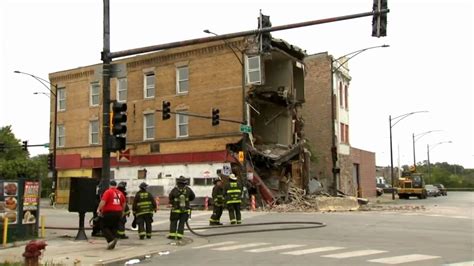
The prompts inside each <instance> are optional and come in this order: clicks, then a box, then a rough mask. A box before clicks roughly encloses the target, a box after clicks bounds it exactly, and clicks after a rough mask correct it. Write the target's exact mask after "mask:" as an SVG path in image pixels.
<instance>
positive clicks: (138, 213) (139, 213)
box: [135, 211, 153, 216]
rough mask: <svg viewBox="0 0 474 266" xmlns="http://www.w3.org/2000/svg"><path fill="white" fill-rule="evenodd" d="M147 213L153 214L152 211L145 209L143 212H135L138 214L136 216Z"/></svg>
mask: <svg viewBox="0 0 474 266" xmlns="http://www.w3.org/2000/svg"><path fill="white" fill-rule="evenodd" d="M147 213H149V214H153V212H152V211H143V212H137V213H135V215H136V216H140V215H143V214H147Z"/></svg>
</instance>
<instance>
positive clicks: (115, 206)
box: [102, 187, 125, 213]
mask: <svg viewBox="0 0 474 266" xmlns="http://www.w3.org/2000/svg"><path fill="white" fill-rule="evenodd" d="M102 200H103V201H105V205H104V207H103V208H102V212H104V213H105V212H117V211H122V205H123V203H124V202H125V196H124V195H123V193H122V191H120V190H118V189H117V188H115V187H111V188H109V189H107V190H106V191H105V192H104V194H103V195H102Z"/></svg>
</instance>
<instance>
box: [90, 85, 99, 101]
mask: <svg viewBox="0 0 474 266" xmlns="http://www.w3.org/2000/svg"><path fill="white" fill-rule="evenodd" d="M89 87H90V90H89V92H90V93H89V94H90V99H89V105H90V106H99V103H100V84H99V82H98V81H94V82H91V84H90V86H89ZM94 89H97V91H96V92H95V91H94ZM95 99H96V100H97V102H94V100H95Z"/></svg>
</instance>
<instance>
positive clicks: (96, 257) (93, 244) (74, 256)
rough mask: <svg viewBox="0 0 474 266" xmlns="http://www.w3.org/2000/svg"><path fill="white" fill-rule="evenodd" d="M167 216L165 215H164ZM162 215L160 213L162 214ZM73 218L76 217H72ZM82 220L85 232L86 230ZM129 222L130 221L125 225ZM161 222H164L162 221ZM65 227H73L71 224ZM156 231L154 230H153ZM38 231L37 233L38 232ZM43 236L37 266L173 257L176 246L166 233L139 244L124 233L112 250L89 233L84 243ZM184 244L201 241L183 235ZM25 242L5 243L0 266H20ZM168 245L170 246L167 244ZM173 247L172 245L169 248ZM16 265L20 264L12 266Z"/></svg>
mask: <svg viewBox="0 0 474 266" xmlns="http://www.w3.org/2000/svg"><path fill="white" fill-rule="evenodd" d="M41 205H42V206H41V211H42V213H43V215H47V216H48V215H49V216H51V217H54V216H55V215H56V216H69V217H70V216H74V215H77V214H74V213H72V214H71V213H69V212H68V211H67V208H66V207H64V206H58V207H57V208H56V209H53V208H51V207H50V206H48V205H46V206H44V204H43V202H42V204H41ZM166 213H167V212H166ZM163 215H164V213H163ZM74 217H76V216H74ZM87 221H88V219H87V218H86V226H85V227H86V228H89V225H88V224H87ZM129 222H130V221H129ZM162 222H165V221H162ZM57 225H58V221H55V220H53V219H50V220H49V221H48V219H46V227H48V226H57ZM67 226H71V227H75V226H77V223H76V221H74V224H68V225H67ZM153 229H154V230H155V229H157V227H156V226H154V228H153ZM40 230H41V229H40ZM45 231H46V235H45V237H44V238H43V239H41V238H38V240H44V241H45V242H46V244H47V246H46V249H45V250H44V251H43V256H42V257H40V263H41V264H44V265H106V264H113V263H114V262H115V263H118V262H122V263H121V264H122V265H123V261H127V260H130V259H133V258H143V257H145V256H149V255H154V254H158V253H160V252H163V253H165V254H166V253H173V252H174V251H176V250H177V249H179V246H177V245H175V244H176V243H175V242H174V241H171V240H168V239H166V236H167V233H164V232H160V233H153V236H152V238H151V239H145V240H140V239H139V237H138V234H137V232H136V231H127V235H128V236H129V237H130V238H129V239H124V240H119V241H118V243H117V246H116V247H115V249H113V250H107V249H106V246H107V244H106V241H105V239H104V238H102V237H90V232H91V231H90V230H86V235H87V237H88V240H77V241H76V240H74V239H75V237H76V235H77V232H78V230H77V229H71V230H54V229H46V230H45ZM185 235H186V236H187V237H185V242H186V244H190V243H192V242H194V241H199V242H201V241H202V242H205V241H206V240H205V239H201V238H194V237H193V238H190V236H191V235H190V233H189V232H188V231H187V232H186V233H185ZM28 242H29V240H27V241H21V242H15V243H8V246H7V247H5V248H4V247H3V246H0V264H2V263H4V262H10V263H23V261H24V258H23V256H22V254H23V252H24V251H25V246H26V244H27V243H28ZM170 243H172V244H170ZM173 244H174V245H173ZM14 265H20V264H14Z"/></svg>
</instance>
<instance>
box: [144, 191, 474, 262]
mask: <svg viewBox="0 0 474 266" xmlns="http://www.w3.org/2000/svg"><path fill="white" fill-rule="evenodd" d="M379 201H380V202H382V203H383V204H381V205H380V206H382V208H381V209H382V210H380V211H364V212H337V213H334V212H333V213H268V212H253V213H252V212H245V213H244V214H243V216H244V223H257V222H281V221H312V222H314V221H318V222H323V223H325V224H326V225H327V226H326V227H323V228H319V229H304V230H292V231H274V232H259V233H245V234H244V233H241V234H234V235H227V236H216V237H208V238H202V237H197V236H194V235H192V234H190V233H189V232H186V233H185V235H186V236H187V237H189V239H188V242H189V243H187V244H186V245H183V246H180V248H179V249H178V250H177V251H175V252H172V253H169V254H167V252H166V250H163V253H162V254H163V255H161V256H160V255H158V254H156V255H153V256H151V257H150V258H147V259H145V260H141V261H140V263H139V264H140V265H158V264H159V265H385V264H390V265H417V266H418V265H421V266H423V265H474V257H473V254H474V249H473V247H474V243H473V242H474V229H473V225H474V215H473V207H474V193H473V192H449V193H448V196H447V197H437V198H428V199H426V200H418V199H414V198H413V199H410V200H398V199H397V200H396V201H394V202H391V195H385V196H383V197H382V198H380V199H379ZM373 209H377V208H373ZM163 215H165V214H163ZM226 215H227V213H226V212H225V213H224V219H223V221H224V222H227V219H228V218H227V217H226ZM207 219H208V215H206V213H200V214H199V213H198V215H195V217H194V218H193V219H192V221H191V226H192V227H200V226H204V225H206V224H207ZM164 223H166V221H163V224H162V225H163V226H167V224H164ZM157 226H160V225H159V224H158V225H157ZM269 227H271V226H265V227H255V228H252V229H257V230H258V229H259V228H269ZM282 227H287V226H285V225H276V226H273V227H271V228H282ZM247 229H250V228H247V227H234V228H223V229H211V230H204V231H200V233H215V232H219V231H220V232H223V231H226V230H227V231H235V230H247Z"/></svg>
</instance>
